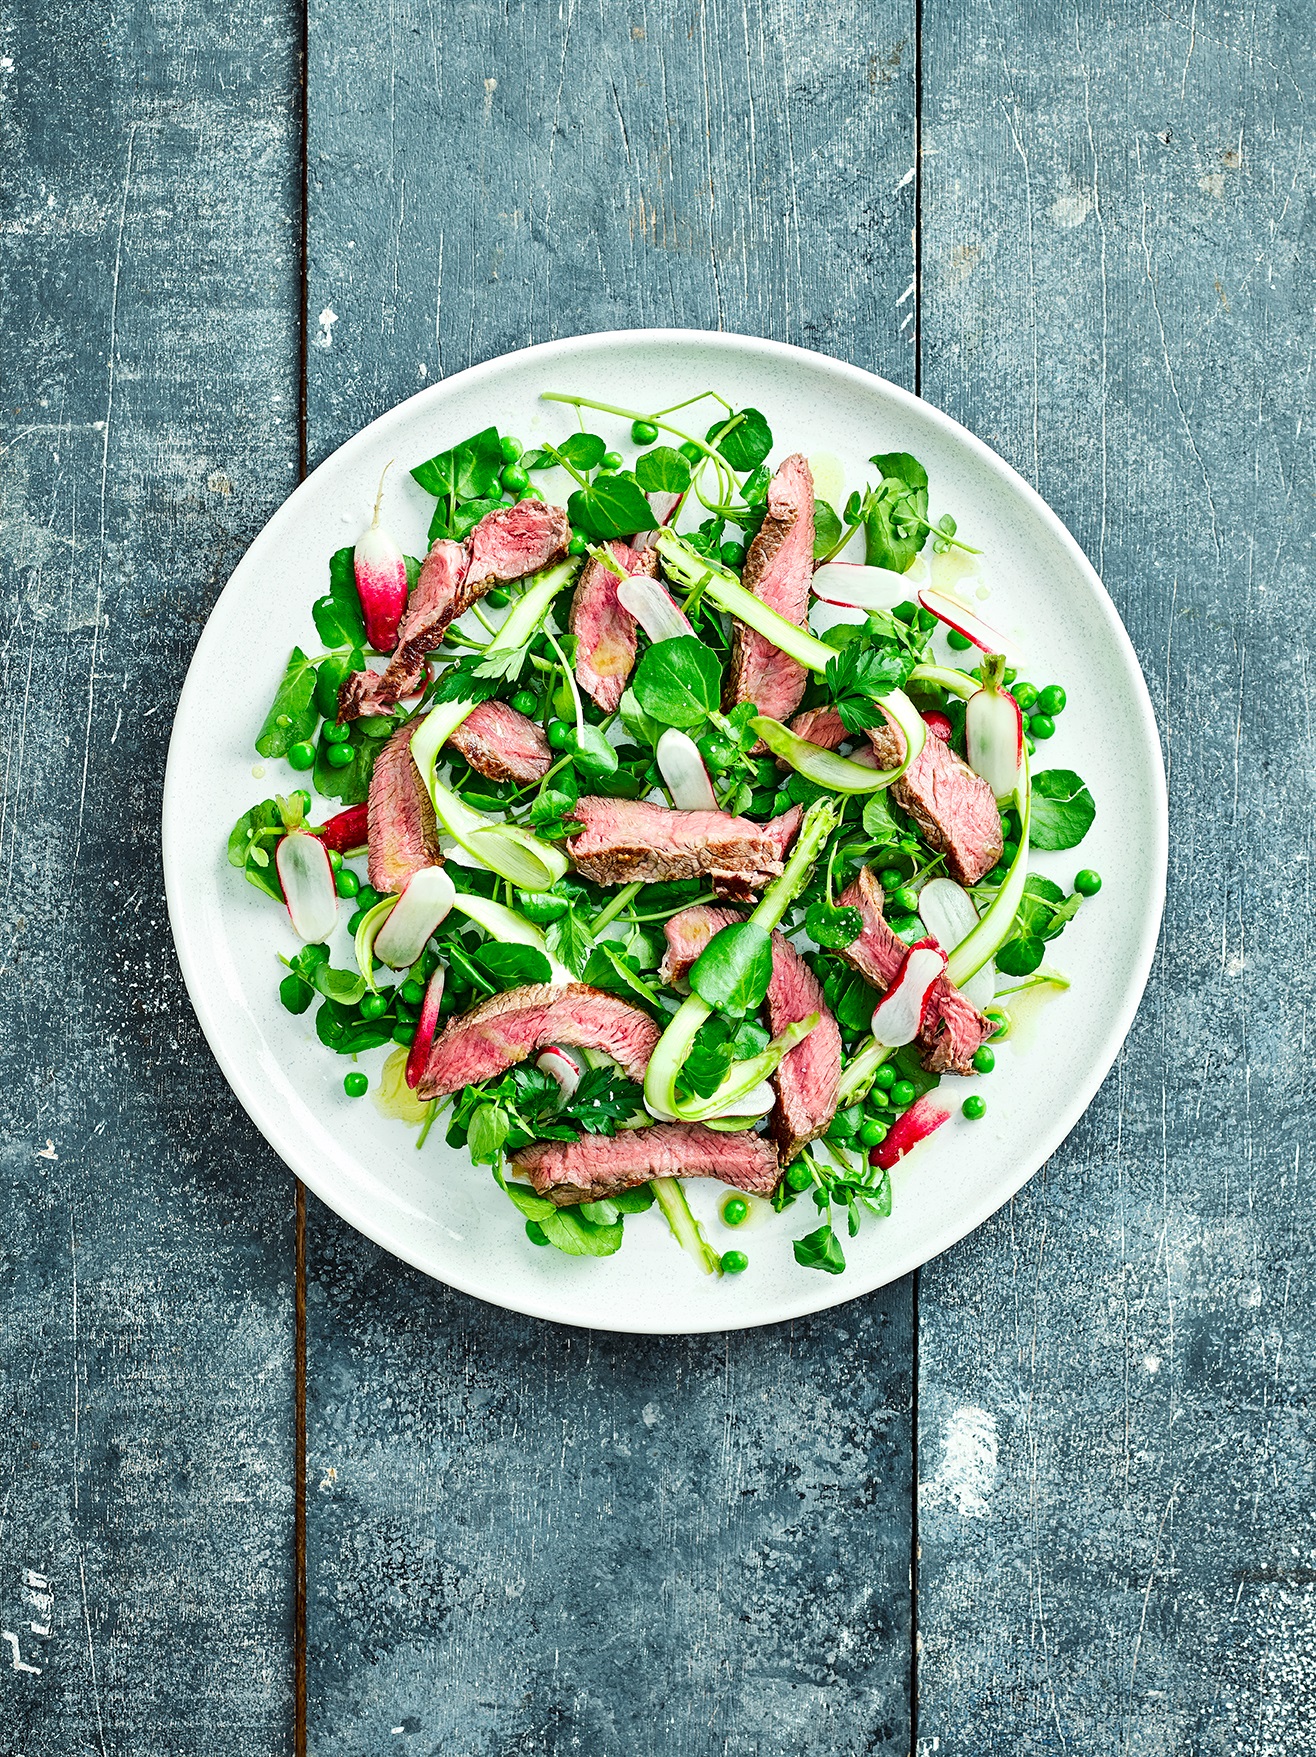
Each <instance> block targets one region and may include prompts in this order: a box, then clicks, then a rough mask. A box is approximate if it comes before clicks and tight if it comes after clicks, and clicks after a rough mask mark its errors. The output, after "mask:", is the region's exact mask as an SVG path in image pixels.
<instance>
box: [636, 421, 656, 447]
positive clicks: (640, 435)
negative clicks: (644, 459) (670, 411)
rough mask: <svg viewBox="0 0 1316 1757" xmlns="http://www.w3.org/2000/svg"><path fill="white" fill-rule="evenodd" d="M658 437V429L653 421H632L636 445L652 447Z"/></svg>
mask: <svg viewBox="0 0 1316 1757" xmlns="http://www.w3.org/2000/svg"><path fill="white" fill-rule="evenodd" d="M657 437H658V429H657V428H656V427H655V426H654V424H653V422H652V421H632V422H631V439H632V440H633V442H634V443H635V444H636V445H652V444H653V442H654V440H655V439H657Z"/></svg>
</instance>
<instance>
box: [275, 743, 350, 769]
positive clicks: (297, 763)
mask: <svg viewBox="0 0 1316 1757" xmlns="http://www.w3.org/2000/svg"><path fill="white" fill-rule="evenodd" d="M347 760H348V762H349V763H350V762H351V760H352V756H351V752H350V751H349V753H348V757H347ZM288 767H289V768H291V769H313V768H314V767H315V746H314V745H313V744H312V743H311V742H310V741H309V740H308V739H303V740H302V742H301V743H300V744H293V745H290V746H289V748H288Z"/></svg>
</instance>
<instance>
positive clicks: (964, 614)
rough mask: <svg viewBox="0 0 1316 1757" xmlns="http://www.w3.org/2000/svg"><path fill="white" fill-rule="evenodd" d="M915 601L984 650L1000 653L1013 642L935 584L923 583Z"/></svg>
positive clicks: (974, 611)
mask: <svg viewBox="0 0 1316 1757" xmlns="http://www.w3.org/2000/svg"><path fill="white" fill-rule="evenodd" d="M918 601H919V603H920V604H921V605H922V606H923V608H924V609H925V610H929V611H931V613H932V614H933V616H935V617H936V618H937V620H938V621H939V622H944V623H945V624H946V625H947V627H949V628H953V629H954V630H955V632H956V633H957V634H962V635H963V636H964V638H965V640H966V641H972V642H973V644H974V646H975V647H981V648H982V650H983V652H984V653H1000V652H1003V651H1004V650H1005V649H1006V648H1008V647H1010V646H1012V645H1013V643H1012V642H1010V641H1008V640H1007V639H1006V637H1005V636H1004V635H1003V634H1001V632H1000V631H999V630H998V629H995V628H993V627H992V625H991V623H990V622H984V621H983V619H982V617H981V616H979V615H978V613H977V611H976V610H971V609H970V608H969V606H968V605H967V604H963V603H961V602H960V600H959V599H958V598H953V597H952V596H951V594H950V593H949V592H943V591H942V590H941V589H940V587H938V586H924V587H923V589H922V590H921V591H920V593H919V595H918Z"/></svg>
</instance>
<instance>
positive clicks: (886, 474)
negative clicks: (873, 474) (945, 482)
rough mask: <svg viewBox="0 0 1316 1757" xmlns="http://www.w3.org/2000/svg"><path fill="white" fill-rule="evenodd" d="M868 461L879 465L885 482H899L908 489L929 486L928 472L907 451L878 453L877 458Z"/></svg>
mask: <svg viewBox="0 0 1316 1757" xmlns="http://www.w3.org/2000/svg"><path fill="white" fill-rule="evenodd" d="M868 461H869V463H870V464H876V465H877V467H878V469H879V470H880V471H881V472H882V476H883V479H884V480H886V479H889V480H892V481H896V482H899V483H901V484H902V485H903V486H904V487H906V488H926V487H927V485H928V473H927V471H926V470H925V469H924V468H923V466H922V464H921V463H919V461H918V459H917V458H916V457H912V456H911V455H910V453H909V452H907V451H882V452H878V454H877V456H876V457H871V458H869V460H868Z"/></svg>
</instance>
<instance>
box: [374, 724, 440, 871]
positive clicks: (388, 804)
mask: <svg viewBox="0 0 1316 1757" xmlns="http://www.w3.org/2000/svg"><path fill="white" fill-rule="evenodd" d="M422 724H423V722H422V721H421V720H409V721H408V722H407V724H406V725H405V726H399V727H398V729H397V731H396V732H395V733H394V734H393V736H392V737H391V738H390V739H389V741H388V743H387V744H386V745H385V746H384V748H383V750H381V751H380V753H379V755H378V757H377V758H376V759H375V767H374V770H373V772H372V774H371V777H370V792H369V795H368V797H367V801H366V824H367V831H366V836H367V841H368V844H369V852H370V858H369V862H368V872H369V877H370V882H371V884H372V885H373V886H374V887H375V889H376V890H377V891H382V892H384V893H385V894H386V895H390V894H392V893H393V892H397V891H401V890H402V888H403V887H404V886H405V884H406V882H407V880H408V879H409V878H410V877H411V875H412V873H413V872H419V871H420V869H421V867H423V866H442V864H443V856H442V855H441V854H440V853H439V833H438V829H437V827H436V825H435V822H434V807H433V805H432V804H431V803H430V796H429V792H428V790H427V788H426V786H425V783H424V782H423V781H422V780H421V778H420V773H419V771H418V770H417V768H416V765H415V763H414V762H412V760H411V740H412V738H413V737H414V736H415V733H416V729H417V727H418V726H420V725H422Z"/></svg>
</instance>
